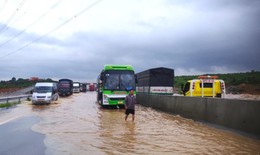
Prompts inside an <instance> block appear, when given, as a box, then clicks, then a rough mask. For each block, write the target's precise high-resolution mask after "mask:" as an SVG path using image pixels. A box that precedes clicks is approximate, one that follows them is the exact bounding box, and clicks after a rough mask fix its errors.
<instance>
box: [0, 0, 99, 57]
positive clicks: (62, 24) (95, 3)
mask: <svg viewBox="0 0 260 155" xmlns="http://www.w3.org/2000/svg"><path fill="white" fill-rule="evenodd" d="M101 1H102V0H97V1H96V2H94V3H92V4H91V5H89V6H88V7H86V8H84V9H83V10H81V11H80V12H78V13H77V14H76V15H74V16H72V17H71V18H69V19H67V20H66V21H64V22H63V23H61V24H60V25H58V26H57V27H55V28H53V29H52V30H50V31H49V32H47V33H45V34H43V35H41V36H40V37H38V38H36V39H34V40H32V41H30V42H28V43H27V44H25V45H24V46H22V47H20V48H18V49H16V50H14V51H12V52H9V53H7V54H5V55H3V56H1V57H0V59H3V58H4V57H7V56H10V55H12V54H15V53H17V52H19V51H21V50H23V49H24V48H26V47H28V46H30V45H31V44H33V43H34V42H36V41H39V40H41V39H42V38H44V37H46V36H48V35H49V34H50V33H52V32H54V31H56V30H58V29H60V28H61V27H63V26H64V25H66V24H68V23H69V22H70V21H72V20H73V19H75V18H77V17H78V16H80V15H82V14H83V13H85V12H86V11H88V10H90V9H91V8H93V7H94V6H96V5H97V4H98V3H100V2H101Z"/></svg>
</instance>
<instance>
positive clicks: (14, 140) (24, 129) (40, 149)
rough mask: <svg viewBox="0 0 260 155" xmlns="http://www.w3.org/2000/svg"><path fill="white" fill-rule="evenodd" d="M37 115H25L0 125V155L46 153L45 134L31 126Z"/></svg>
mask: <svg viewBox="0 0 260 155" xmlns="http://www.w3.org/2000/svg"><path fill="white" fill-rule="evenodd" d="M39 121H40V119H39V118H38V117H37V116H25V117H21V118H18V119H15V120H12V121H10V122H7V123H4V124H1V125H0V155H44V154H45V150H46V147H45V145H44V137H45V136H44V135H43V134H40V133H37V132H34V131H32V130H31V127H32V126H33V125H34V124H36V123H37V122H39Z"/></svg>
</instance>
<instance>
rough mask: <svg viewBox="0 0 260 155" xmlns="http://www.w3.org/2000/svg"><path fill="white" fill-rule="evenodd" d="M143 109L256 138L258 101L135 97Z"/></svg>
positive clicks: (259, 112) (259, 127)
mask: <svg viewBox="0 0 260 155" xmlns="http://www.w3.org/2000/svg"><path fill="white" fill-rule="evenodd" d="M137 101H138V103H140V104H141V105H143V106H148V107H152V108H155V109H159V110H162V111H165V112H170V113H173V114H179V115H181V116H183V117H186V118H191V119H194V120H199V121H205V122H209V123H214V124H218V125H222V126H225V127H229V128H233V129H237V130H241V131H244V132H247V133H251V134H255V135H257V136H260V101H256V100H238V99H223V98H202V97H185V96H169V95H155V94H137Z"/></svg>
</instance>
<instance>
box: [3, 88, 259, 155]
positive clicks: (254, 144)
mask: <svg viewBox="0 0 260 155" xmlns="http://www.w3.org/2000/svg"><path fill="white" fill-rule="evenodd" d="M14 111H15V112H14V113H15V114H16V115H18V116H19V115H25V114H30V115H36V116H39V117H40V118H41V121H40V123H38V124H36V125H34V126H33V130H34V131H36V132H39V133H42V134H44V135H45V136H46V138H45V140H44V143H45V145H46V147H47V150H46V154H47V155H51V154H65V155H66V154H73V155H74V154H75V155H79V154H260V140H258V139H255V138H251V137H248V136H245V135H240V134H239V133H235V132H232V131H230V130H227V129H219V128H215V127H212V126H209V125H207V124H204V123H200V122H195V121H193V120H191V119H186V118H182V117H180V116H177V115H171V114H167V113H163V112H160V111H156V110H154V109H151V108H147V107H143V106H140V105H137V107H136V120H135V122H131V117H129V120H128V121H127V122H125V121H124V110H123V109H103V108H100V106H99V105H98V104H97V103H96V94H95V93H94V92H93V93H92V92H88V93H80V94H74V95H73V96H70V97H66V98H60V99H59V101H58V102H57V103H54V104H51V105H47V106H33V105H31V103H30V102H25V103H24V104H21V105H19V106H18V107H17V108H15V110H14ZM0 116H1V119H5V118H4V116H5V114H3V112H2V114H1V115H0ZM2 116H3V117H2ZM6 116H7V115H6ZM1 119H0V121H1Z"/></svg>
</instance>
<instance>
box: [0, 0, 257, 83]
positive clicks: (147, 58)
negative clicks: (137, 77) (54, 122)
mask: <svg viewBox="0 0 260 155" xmlns="http://www.w3.org/2000/svg"><path fill="white" fill-rule="evenodd" d="M166 2H167V6H168V7H169V6H171V5H172V6H177V5H179V6H181V7H182V8H184V9H186V10H189V11H190V14H188V15H184V16H183V18H182V19H180V21H177V22H176V21H175V20H176V18H173V17H172V16H171V15H169V16H168V17H161V18H156V19H155V20H154V23H149V22H147V21H142V20H141V19H140V20H139V19H138V17H137V19H138V20H137V21H136V22H135V23H134V25H133V27H134V28H135V27H136V29H140V30H143V31H128V29H125V30H124V29H121V30H118V31H116V30H114V31H109V30H106V28H104V29H103V30H102V31H100V32H96V31H93V32H82V31H81V32H77V33H74V34H73V35H71V36H70V37H68V38H65V39H58V38H53V37H50V36H46V37H44V38H43V39H41V40H39V41H37V42H34V43H33V44H31V45H30V46H28V47H26V48H24V49H22V50H21V51H18V52H16V53H14V54H12V55H10V56H7V57H4V58H1V56H2V54H3V55H5V54H6V53H8V52H9V51H14V50H15V49H18V48H19V47H21V46H23V45H25V44H26V43H28V42H30V41H32V40H34V39H36V38H39V35H37V34H33V33H26V34H23V35H22V37H19V38H17V39H16V40H15V41H13V42H11V43H10V44H7V45H6V46H4V47H2V48H1V50H3V51H4V52H1V55H0V60H1V61H0V66H1V68H2V69H1V75H0V78H11V77H13V76H15V77H24V78H27V77H30V76H39V77H42V78H55V79H59V78H64V77H66V78H72V79H75V80H79V81H82V82H83V81H91V82H94V81H95V79H96V77H97V76H98V74H99V72H100V71H101V69H102V67H103V65H104V64H131V65H133V66H134V67H135V69H136V71H137V72H139V71H142V70H145V69H148V68H153V67H161V66H163V67H170V68H173V69H176V74H177V75H182V74H189V73H191V70H192V71H194V72H195V73H198V74H200V73H223V72H230V71H232V72H241V71H250V70H260V61H259V58H260V52H259V51H260V46H259V40H260V38H259V37H260V29H259V27H260V23H259V20H258V17H259V13H260V3H259V2H258V1H244V0H239V1H232V2H231V1H229V2H227V1H224V0H220V1H210V2H208V1H203V0H199V1H196V2H195V1H189V0H186V1H166ZM15 31H17V30H15V29H12V28H9V31H8V32H7V33H4V34H5V36H6V37H10V36H12V35H13V34H15ZM1 40H4V39H2V38H1ZM178 71H179V72H178ZM192 73H193V72H192ZM195 73H194V74H195Z"/></svg>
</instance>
